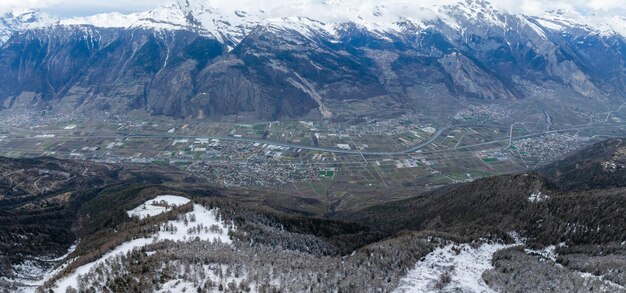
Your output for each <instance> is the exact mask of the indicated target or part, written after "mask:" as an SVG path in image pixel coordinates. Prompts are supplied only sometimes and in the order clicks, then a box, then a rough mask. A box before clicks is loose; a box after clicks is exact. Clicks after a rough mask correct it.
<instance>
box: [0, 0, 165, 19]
mask: <svg viewBox="0 0 626 293" xmlns="http://www.w3.org/2000/svg"><path fill="white" fill-rule="evenodd" d="M166 2H167V1H166V0H133V1H127V0H0V13H4V12H10V11H13V10H22V9H40V10H42V11H46V12H50V13H52V14H55V15H58V16H85V15H92V14H96V13H103V12H112V11H117V12H122V13H131V12H139V11H145V10H150V9H153V8H156V7H158V6H160V5H163V4H164V3H166Z"/></svg>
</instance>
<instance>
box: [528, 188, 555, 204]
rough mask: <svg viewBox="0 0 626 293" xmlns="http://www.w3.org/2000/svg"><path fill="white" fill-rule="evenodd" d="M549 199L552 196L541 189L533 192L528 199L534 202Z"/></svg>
mask: <svg viewBox="0 0 626 293" xmlns="http://www.w3.org/2000/svg"><path fill="white" fill-rule="evenodd" d="M548 199H550V196H548V195H547V194H543V193H541V191H537V192H533V193H532V194H531V195H530V196H528V201H529V202H532V203H535V202H541V201H544V200H548Z"/></svg>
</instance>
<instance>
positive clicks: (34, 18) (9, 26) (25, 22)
mask: <svg viewBox="0 0 626 293" xmlns="http://www.w3.org/2000/svg"><path fill="white" fill-rule="evenodd" d="M55 22H56V19H54V18H53V17H51V16H49V15H46V14H42V13H40V12H37V11H35V10H23V11H13V12H9V13H6V14H4V15H0V44H3V43H4V42H6V41H7V40H9V38H10V37H11V35H12V34H13V33H14V32H16V31H21V30H27V29H32V28H39V27H43V26H46V25H50V24H53V23H55Z"/></svg>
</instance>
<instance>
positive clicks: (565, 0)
mask: <svg viewBox="0 0 626 293" xmlns="http://www.w3.org/2000/svg"><path fill="white" fill-rule="evenodd" d="M171 1H172V0H133V1H128V0H0V12H8V11H11V10H14V9H28V8H36V9H42V10H43V11H46V12H50V13H52V14H55V15H57V16H62V17H64V16H86V15H92V14H96V13H102V12H112V11H117V12H121V13H131V12H139V11H146V10H150V9H153V8H156V7H158V6H161V5H163V4H165V3H167V2H171ZM194 1H202V0H194ZM204 1H206V2H207V3H210V5H212V6H217V7H220V6H222V7H235V6H238V7H259V8H262V9H264V10H266V11H268V12H270V13H271V14H272V15H276V16H285V15H289V14H290V13H291V14H293V13H294V11H297V12H298V13H305V14H306V13H310V14H311V15H315V14H319V15H323V16H324V17H323V18H325V19H332V18H333V17H336V16H339V15H340V14H345V11H333V10H332V9H331V10H330V11H329V9H327V6H326V9H324V5H322V3H334V4H337V3H344V4H348V5H341V6H344V7H351V8H350V9H353V10H355V11H351V12H353V13H355V14H361V13H360V12H365V11H367V12H371V11H373V10H374V8H376V7H377V6H382V7H387V9H386V10H387V11H388V12H398V14H405V13H407V12H410V13H411V14H416V15H414V16H418V15H419V13H421V12H423V11H424V10H423V9H421V8H423V7H429V6H432V5H435V4H445V3H452V2H456V1H459V0H276V1H270V0H204ZM461 1H465V0H461ZM259 2H261V3H262V5H260V4H259ZM491 2H492V3H493V5H494V6H496V7H500V8H502V9H504V10H506V11H510V12H512V13H524V14H528V15H537V14H541V13H543V12H544V11H546V10H554V9H570V10H576V11H579V12H581V13H595V14H614V15H615V14H617V15H625V14H626V10H625V8H624V7H626V0H517V1H513V0H491ZM363 15H364V14H363Z"/></svg>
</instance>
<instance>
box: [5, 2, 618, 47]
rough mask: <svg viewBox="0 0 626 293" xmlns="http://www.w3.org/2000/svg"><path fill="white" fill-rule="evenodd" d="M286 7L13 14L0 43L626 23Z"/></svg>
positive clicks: (598, 27)
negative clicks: (147, 32) (261, 31)
mask: <svg viewBox="0 0 626 293" xmlns="http://www.w3.org/2000/svg"><path fill="white" fill-rule="evenodd" d="M288 2H289V3H284V2H281V3H273V2H269V1H265V2H263V1H262V2H261V3H259V2H258V1H250V0H234V1H227V2H224V1H221V2H218V1H213V0H174V1H173V2H171V3H169V4H166V5H163V6H161V7H159V8H156V9H153V10H150V11H146V12H139V13H132V14H121V13H118V12H112V13H104V14H97V15H93V16H87V17H74V18H66V19H55V18H53V17H51V16H49V15H47V14H45V13H40V12H37V11H34V10H30V11H22V12H13V13H8V14H6V15H4V16H3V17H0V43H4V42H6V40H7V39H8V38H9V37H10V35H11V33H12V32H15V31H20V30H26V29H33V28H43V27H50V26H55V25H61V26H82V25H91V26H95V27H102V28H124V29H130V28H146V29H154V30H191V31H196V32H199V33H201V34H204V35H207V36H213V37H214V38H215V39H217V40H218V41H220V42H221V43H224V44H227V45H228V46H234V45H236V44H238V43H239V42H240V41H241V40H242V39H243V38H244V37H245V36H246V35H247V34H248V33H250V32H251V31H252V30H253V29H254V28H256V27H258V26H268V27H275V28H282V29H290V30H296V31H298V32H299V33H301V34H303V35H310V34H311V33H323V34H328V35H336V34H337V31H338V30H339V29H340V28H341V27H342V25H344V24H346V23H354V24H356V25H357V26H359V27H362V28H365V29H367V30H368V31H370V32H374V33H376V34H377V35H380V36H385V35H387V34H397V33H400V32H406V31H407V30H408V31H420V30H424V29H426V28H428V27H431V26H433V25H434V24H435V23H443V24H444V25H446V26H448V27H450V28H451V29H453V30H455V31H458V32H461V34H462V33H463V30H464V27H465V26H466V25H467V22H468V21H469V23H471V24H473V25H487V26H490V27H500V28H503V29H505V30H507V29H510V28H507V24H508V19H509V18H511V17H517V18H519V19H523V18H529V19H533V20H536V23H537V24H539V25H540V26H541V28H539V27H537V29H538V30H554V31H562V30H566V29H572V28H581V29H584V30H586V31H589V32H590V33H597V34H602V35H621V36H623V37H626V17H624V16H614V17H608V18H607V17H600V16H596V15H582V14H580V13H578V12H575V11H563V10H559V11H549V12H546V13H545V14H544V15H541V16H532V17H531V16H525V15H518V14H511V13H508V12H506V11H504V10H502V9H499V8H497V7H494V6H492V5H491V4H490V3H489V2H487V1H482V0H460V1H458V0H456V1H443V2H442V3H440V4H437V5H425V4H421V3H414V2H411V1H404V0H398V1H390V2H387V3H385V4H377V5H374V4H370V3H360V2H359V1H356V0H324V1H321V0H311V1H293V0H290V1H288ZM249 7H262V8H249ZM245 8H248V9H245ZM540 33H543V32H540Z"/></svg>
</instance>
